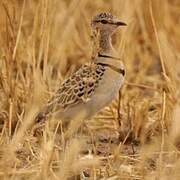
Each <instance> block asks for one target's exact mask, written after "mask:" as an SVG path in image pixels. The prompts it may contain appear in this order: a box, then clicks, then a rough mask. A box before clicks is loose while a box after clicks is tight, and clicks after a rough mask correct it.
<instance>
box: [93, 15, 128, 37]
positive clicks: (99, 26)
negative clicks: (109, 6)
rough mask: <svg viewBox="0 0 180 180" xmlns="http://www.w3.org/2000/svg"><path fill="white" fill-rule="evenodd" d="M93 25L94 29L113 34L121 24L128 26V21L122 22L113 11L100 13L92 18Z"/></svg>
mask: <svg viewBox="0 0 180 180" xmlns="http://www.w3.org/2000/svg"><path fill="white" fill-rule="evenodd" d="M91 26H92V28H93V29H94V30H97V31H100V32H107V33H109V34H110V35H111V34H112V33H113V32H114V31H115V30H116V29H117V28H118V27H119V26H126V23H124V22H121V21H120V20H119V19H118V18H116V17H115V16H113V15H112V14H111V13H100V14H98V15H96V16H95V17H94V18H93V19H92V21H91Z"/></svg>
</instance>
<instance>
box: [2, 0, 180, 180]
mask: <svg viewBox="0 0 180 180" xmlns="http://www.w3.org/2000/svg"><path fill="white" fill-rule="evenodd" d="M0 12H1V16H0V179H11V180H12V179H23V178H25V179H41V178H44V179H68V178H69V179H70V177H71V179H78V176H75V175H78V174H82V171H83V170H86V171H87V172H88V173H89V174H90V176H91V179H168V178H169V177H171V179H179V178H180V161H179V137H180V133H179V132H180V129H179V119H180V104H179V103H180V101H179V98H180V92H179V89H180V87H179V86H180V38H179V37H180V2H179V1H178V0H152V1H150V0H134V1H132V0H126V1H123V0H111V1H105V0H97V1H90V0H61V1H58V0H11V1H9V0H1V2H0ZM99 12H111V13H112V14H114V15H116V16H117V17H118V18H119V19H121V20H122V21H124V22H126V23H127V24H128V26H127V28H122V29H120V30H118V32H117V33H116V34H115V35H114V37H113V43H114V46H115V47H116V49H117V50H118V52H119V57H121V58H122V59H123V61H124V63H125V66H126V82H125V84H124V86H123V88H122V90H121V93H120V95H119V96H117V99H116V100H114V101H113V102H112V104H111V105H110V106H109V107H107V108H105V110H103V111H102V112H101V113H100V114H99V115H98V116H97V117H95V118H94V119H93V120H92V121H90V122H89V121H88V122H87V126H88V128H89V131H90V132H89V134H88V135H86V137H84V136H80V138H78V140H77V137H76V138H72V139H71V140H70V142H71V143H69V145H68V146H67V147H65V146H64V143H63V138H64V135H63V133H62V129H61V127H60V125H59V124H57V122H56V123H54V122H53V121H52V122H53V123H51V125H50V124H48V123H47V125H46V127H45V131H44V133H43V136H42V137H41V138H40V137H33V136H31V135H29V133H28V132H27V129H28V127H29V126H30V124H31V123H32V120H33V117H34V114H35V113H36V112H37V111H38V109H39V108H40V107H41V106H42V105H43V103H45V102H47V99H48V98H49V97H51V96H52V95H53V93H54V92H55V90H56V89H57V87H58V85H59V84H60V83H61V82H62V81H63V79H65V78H66V77H68V76H70V75H71V74H72V73H73V72H74V71H75V70H77V69H78V68H79V67H80V66H81V64H84V63H85V62H87V61H90V60H91V53H92V47H91V46H92V43H91V29H90V21H91V18H92V16H94V15H96V14H97V13H99ZM52 124H53V125H52ZM51 126H55V127H57V128H56V130H53V128H51ZM70 130H71V129H70ZM72 131H73V130H72ZM60 132H61V133H60ZM86 138H91V142H89V140H88V141H87V140H86ZM39 139H41V140H39ZM92 139H94V140H92ZM100 139H101V141H100ZM60 140H61V143H60ZM86 146H88V148H90V149H93V150H92V151H93V154H92V155H89V156H85V155H82V153H81V152H82V150H84V149H88V148H87V147H86ZM79 178H82V177H79Z"/></svg>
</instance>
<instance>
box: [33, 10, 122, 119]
mask: <svg viewBox="0 0 180 180" xmlns="http://www.w3.org/2000/svg"><path fill="white" fill-rule="evenodd" d="M102 20H103V21H102ZM104 20H105V21H106V22H104ZM120 25H125V23H122V22H120V21H118V20H117V18H116V17H114V16H113V15H112V14H110V13H100V14H99V15H97V16H95V17H94V18H93V20H92V28H95V29H99V30H100V36H99V40H98V41H99V46H100V51H99V53H102V54H98V55H97V56H96V58H95V59H94V61H93V62H91V63H89V64H85V65H83V66H82V67H81V68H80V69H79V70H78V71H77V72H75V73H74V74H72V76H71V77H69V78H68V79H67V80H65V81H64V82H63V83H62V84H61V85H60V87H59V89H58V90H57V92H56V93H55V95H54V96H53V97H52V98H51V99H50V100H49V101H48V103H47V104H46V105H45V106H44V107H43V108H42V110H41V111H40V112H39V113H38V115H37V116H36V118H35V121H36V122H41V121H44V120H46V119H47V118H48V117H49V116H50V115H54V116H55V117H56V118H58V119H62V120H69V119H73V118H75V117H76V116H77V115H78V114H80V113H81V112H83V113H84V112H85V114H84V116H83V118H91V117H92V116H93V115H95V114H96V113H97V112H98V111H99V110H101V109H102V108H103V107H104V106H106V105H108V104H109V103H110V102H111V101H112V100H113V98H114V97H115V96H116V94H117V92H118V90H119V88H120V87H121V86H122V84H123V81H124V74H125V71H124V66H123V63H122V62H121V61H120V60H119V58H115V57H113V56H114V55H115V56H116V53H114V49H113V48H112V45H111V38H110V37H111V35H112V33H113V32H114V30H115V29H116V28H117V27H118V26H120ZM103 53H105V54H103Z"/></svg>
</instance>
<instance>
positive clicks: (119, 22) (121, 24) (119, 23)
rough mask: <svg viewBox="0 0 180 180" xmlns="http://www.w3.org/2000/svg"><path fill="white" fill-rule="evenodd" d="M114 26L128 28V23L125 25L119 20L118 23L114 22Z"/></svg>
mask: <svg viewBox="0 0 180 180" xmlns="http://www.w3.org/2000/svg"><path fill="white" fill-rule="evenodd" d="M114 24H115V25H117V26H127V24H126V23H124V22H122V21H119V20H117V21H116V22H114Z"/></svg>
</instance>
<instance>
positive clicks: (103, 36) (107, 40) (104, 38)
mask: <svg viewBox="0 0 180 180" xmlns="http://www.w3.org/2000/svg"><path fill="white" fill-rule="evenodd" d="M99 53H101V54H110V55H114V53H115V50H114V48H113V46H112V42H111V35H110V34H109V33H108V32H107V31H100V33H99Z"/></svg>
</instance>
